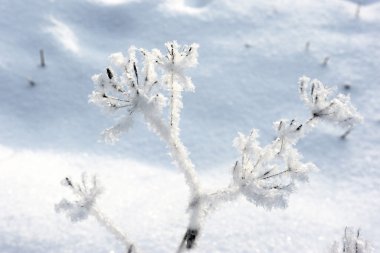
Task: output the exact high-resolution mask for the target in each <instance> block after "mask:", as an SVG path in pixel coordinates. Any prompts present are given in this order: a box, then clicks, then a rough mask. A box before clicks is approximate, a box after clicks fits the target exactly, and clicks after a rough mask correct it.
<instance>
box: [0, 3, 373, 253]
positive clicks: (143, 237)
mask: <svg viewBox="0 0 380 253" xmlns="http://www.w3.org/2000/svg"><path fill="white" fill-rule="evenodd" d="M356 8H357V6H356V3H354V2H350V1H344V0H321V1H303V0H293V1H290V0H275V1H263V0H260V1H249V0H241V1H239V2H237V1H227V0H220V1H215V0H214V1H211V0H208V1H200V0H181V1H169V0H167V1H164V0H162V1H148V0H145V1H144V0H140V1H129V0H88V1H85V0H83V1H74V0H67V1H59V0H55V1H52V0H40V1H37V0H27V1H11V0H3V1H2V3H1V5H0V13H1V16H0V26H1V29H0V36H1V38H2V39H1V40H0V55H1V58H0V80H1V85H0V145H1V146H0V171H1V176H0V210H1V211H0V252H5V253H8V252H55V253H57V252H96V253H97V252H110V251H111V250H113V251H114V252H121V250H122V247H121V245H119V244H118V242H117V241H116V240H115V239H114V238H113V237H112V236H111V235H109V234H108V233H107V232H106V231H105V230H104V229H103V228H102V227H101V226H100V225H99V224H98V223H97V222H96V221H95V220H94V219H89V220H86V221H83V222H81V223H76V224H72V223H71V222H70V221H69V220H68V219H67V218H66V217H65V216H64V215H62V214H57V213H55V211H54V206H55V204H56V203H58V202H59V201H60V200H61V199H62V198H63V197H69V196H70V192H69V191H67V190H66V189H65V188H64V187H62V186H61V184H60V182H61V180H62V179H63V178H64V177H66V176H71V177H72V178H76V179H79V178H80V175H81V173H82V172H83V171H87V173H88V174H89V175H91V174H96V175H97V176H98V179H99V180H100V182H101V183H102V185H103V186H104V188H105V192H104V194H103V195H102V196H101V197H100V198H99V203H98V205H99V207H101V208H102V210H103V211H104V213H106V214H107V215H108V216H109V217H110V218H111V219H112V220H113V221H114V222H115V223H116V224H118V226H119V227H120V228H121V229H122V230H123V231H125V232H126V233H127V235H128V236H129V238H130V239H131V240H132V241H133V242H135V243H136V246H137V247H138V248H140V249H142V251H143V252H174V251H175V250H176V248H177V247H178V244H179V242H180V240H181V239H182V236H183V233H184V232H185V229H186V225H187V223H186V222H187V214H186V212H185V211H186V208H187V198H188V195H189V192H188V189H187V188H186V185H185V183H184V178H183V176H182V174H181V173H180V172H179V171H178V170H177V169H176V168H175V166H173V165H172V164H171V160H170V157H169V156H168V155H167V152H168V151H167V150H166V147H165V145H164V144H163V143H162V142H160V140H159V139H158V138H157V137H156V136H155V135H154V134H152V133H151V132H150V131H149V130H147V128H146V127H145V125H144V124H143V123H142V121H141V120H139V119H137V120H136V122H135V124H134V126H133V127H132V129H131V131H130V132H129V133H128V134H126V135H124V136H122V138H121V140H120V141H119V142H118V143H117V144H115V145H107V144H105V143H103V142H98V140H99V139H100V133H101V132H102V131H103V130H104V129H106V128H107V127H109V126H111V125H112V124H113V119H112V118H107V117H104V115H103V114H102V113H101V112H99V111H98V109H97V108H95V107H94V106H91V105H88V102H87V100H88V95H89V94H90V93H91V91H92V89H93V85H92V81H91V76H92V75H93V74H95V73H99V72H101V71H104V70H105V68H106V67H108V64H109V62H108V59H107V57H108V56H109V55H110V54H111V53H114V52H120V51H121V52H123V53H124V54H126V53H127V50H128V48H129V47H130V46H131V45H135V46H137V47H143V48H147V49H150V48H159V49H160V50H162V51H164V43H165V42H166V41H172V40H177V41H178V43H180V44H191V43H193V42H194V43H198V44H199V45H200V48H199V64H198V66H197V67H196V68H195V69H193V70H191V71H188V73H187V74H188V75H189V76H191V78H192V81H193V83H194V84H195V87H196V89H195V93H186V94H185V93H184V94H183V97H184V101H183V102H184V107H183V111H182V115H181V116H182V117H181V122H180V127H181V136H182V140H183V142H184V143H185V145H186V146H187V148H188V150H189V151H190V152H191V158H192V160H193V162H194V163H195V165H196V170H197V171H198V172H199V173H200V180H201V182H202V185H203V186H204V187H206V188H210V189H216V188H218V187H219V186H223V185H227V184H228V183H229V182H230V180H231V177H232V175H231V174H232V173H231V170H232V167H233V165H234V162H235V161H236V159H237V157H238V153H237V151H235V150H234V148H233V147H232V141H233V139H234V138H235V137H236V135H237V132H239V131H240V132H243V133H247V132H249V130H250V129H252V127H254V128H257V129H260V135H261V139H260V141H261V143H263V144H264V145H265V144H268V143H270V142H271V141H272V140H273V137H274V136H273V130H272V127H271V126H272V122H274V121H277V120H279V119H281V118H290V119H292V118H294V117H296V119H297V120H300V121H302V120H303V119H306V118H307V117H308V112H307V109H306V108H305V106H304V105H303V103H302V101H300V100H299V98H298V92H297V89H298V85H297V81H298V78H299V77H300V76H302V75H307V76H310V77H311V78H317V79H319V80H321V81H322V82H323V83H325V84H327V85H328V86H330V87H331V86H336V87H337V88H336V89H337V90H338V91H339V92H343V93H345V94H347V95H348V94H350V97H351V101H352V103H353V104H354V105H355V106H356V107H357V109H358V112H360V113H361V114H362V115H363V116H364V122H363V124H361V125H359V126H357V127H356V128H354V129H353V131H352V132H351V133H350V134H349V135H348V136H347V139H346V140H345V141H342V140H341V139H339V138H338V137H339V136H340V135H341V134H342V130H340V129H339V128H333V127H329V126H327V125H326V126H324V127H322V126H320V127H318V128H317V129H316V130H315V131H314V132H312V133H311V134H310V135H308V136H307V137H306V138H304V139H303V140H301V141H300V143H299V144H298V145H297V148H298V149H299V151H300V152H301V153H302V154H303V156H304V160H305V161H310V162H313V163H315V164H316V165H317V166H318V167H319V168H320V171H319V172H317V173H313V174H312V175H311V176H310V179H309V180H310V182H309V183H308V184H302V185H300V186H299V187H298V190H297V192H296V193H295V194H292V196H291V197H290V201H289V207H288V208H287V209H285V210H273V211H270V212H268V211H267V210H265V209H262V208H257V207H255V206H254V205H252V204H251V203H248V202H247V201H246V200H244V199H243V198H241V199H239V200H238V201H235V202H232V203H230V204H225V205H223V206H221V207H220V208H219V210H217V211H216V212H215V213H214V214H213V215H210V216H209V217H208V219H207V221H206V224H205V226H204V229H203V231H202V235H201V237H200V240H199V242H198V247H197V248H196V250H194V252H265V253H269V252H328V250H329V249H330V248H331V244H332V243H333V241H334V240H339V239H340V238H341V236H342V234H343V231H344V227H345V226H352V227H355V228H361V231H362V238H365V239H366V240H368V241H369V242H370V243H371V244H372V245H373V246H374V248H375V249H377V250H378V249H380V242H379V241H378V238H380V229H379V228H380V224H379V223H380V219H379V213H380V203H379V202H378V199H379V198H380V190H379V187H378V185H379V183H380V173H379V169H380V168H379V164H380V156H379V150H380V133H379V131H378V128H379V127H380V115H379V111H380V104H379V102H378V101H379V100H378V96H379V94H380V86H379V83H378V82H379V81H378V80H380V73H379V71H378V69H380V60H379V59H380V46H379V43H378V41H379V40H380V15H379V13H380V2H379V1H363V2H362V6H361V10H360V15H359V17H358V18H355V11H356ZM307 42H309V43H310V45H309V48H308V50H306V49H305V47H306V44H307ZM40 49H44V52H45V58H46V67H45V68H41V67H40V66H39V50H40ZM325 57H329V61H328V63H327V65H326V66H325V67H323V66H322V62H323V60H324V59H325ZM30 80H32V81H34V82H35V85H34V86H31V85H30V83H29V81H30ZM344 84H349V85H350V89H349V90H345V89H344ZM375 252H376V250H375Z"/></svg>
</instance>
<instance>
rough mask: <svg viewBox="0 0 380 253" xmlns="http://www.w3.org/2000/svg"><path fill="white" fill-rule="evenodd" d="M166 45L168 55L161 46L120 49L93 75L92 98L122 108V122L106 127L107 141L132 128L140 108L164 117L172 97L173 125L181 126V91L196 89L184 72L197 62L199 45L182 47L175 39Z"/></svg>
mask: <svg viewBox="0 0 380 253" xmlns="http://www.w3.org/2000/svg"><path fill="white" fill-rule="evenodd" d="M165 45H166V48H167V51H168V53H167V54H166V55H163V54H162V53H161V52H160V51H159V50H158V49H153V50H152V51H147V50H145V49H137V48H136V47H130V48H129V50H128V56H127V57H125V56H124V55H123V54H122V53H120V52H119V53H114V54H112V55H111V56H110V57H109V59H110V62H111V65H110V66H109V67H107V68H106V69H105V70H104V71H103V72H102V73H100V74H97V75H94V76H93V77H92V80H93V82H94V84H95V90H94V91H93V92H92V94H91V95H90V96H89V102H90V103H94V104H96V105H98V106H100V107H102V108H105V109H106V110H107V111H109V112H122V113H121V115H122V117H121V119H120V120H119V122H118V123H117V124H116V125H115V126H113V127H111V128H109V129H106V130H105V131H104V133H103V135H104V137H105V140H106V141H107V142H111V143H113V142H115V141H117V140H118V139H119V137H120V135H121V134H122V133H123V132H126V131H128V129H129V128H130V127H131V126H132V123H133V115H134V114H136V113H137V112H139V113H142V114H143V115H144V117H145V118H146V117H148V118H160V117H163V109H164V108H165V107H166V105H167V101H168V100H170V122H171V125H173V129H178V122H179V113H180V109H181V108H182V102H181V99H182V97H181V91H184V90H191V91H192V90H194V85H193V83H192V81H191V78H190V77H188V76H186V75H185V73H184V72H185V69H187V68H190V67H193V66H195V65H196V64H197V57H198V52H197V49H198V45H197V44H192V45H190V46H187V45H185V46H183V47H181V46H179V45H178V44H177V42H175V41H174V42H168V43H166V44H165ZM139 60H141V62H142V63H141V64H139ZM157 67H159V69H157ZM158 71H159V72H160V75H158V74H157V72H158ZM169 93H171V94H169ZM168 97H169V98H168Z"/></svg>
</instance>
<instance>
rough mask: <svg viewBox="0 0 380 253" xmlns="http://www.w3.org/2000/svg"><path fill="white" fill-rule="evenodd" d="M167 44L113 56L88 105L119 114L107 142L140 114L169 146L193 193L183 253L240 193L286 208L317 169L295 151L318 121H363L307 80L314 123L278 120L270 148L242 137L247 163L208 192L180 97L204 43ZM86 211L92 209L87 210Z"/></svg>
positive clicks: (304, 89)
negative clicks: (184, 133)
mask: <svg viewBox="0 0 380 253" xmlns="http://www.w3.org/2000/svg"><path fill="white" fill-rule="evenodd" d="M165 46H166V51H167V52H166V53H165V54H163V53H161V52H160V51H159V50H157V49H153V50H152V51H147V50H145V49H138V48H135V47H131V48H130V49H129V50H128V56H127V57H125V56H124V55H123V54H122V53H115V54H112V55H111V56H110V62H111V66H109V67H108V68H106V69H105V71H104V72H102V73H100V74H98V75H94V76H93V78H92V79H93V81H94V84H95V90H94V91H93V93H92V94H91V95H90V98H89V101H90V102H91V103H94V104H96V105H98V106H100V107H101V108H103V109H105V110H106V111H109V112H110V113H118V114H120V115H121V118H120V119H119V121H118V122H117V123H116V124H115V125H114V126H113V127H111V128H108V129H106V130H105V131H104V132H103V136H104V138H105V140H106V141H107V142H112V143H114V142H116V141H117V140H119V138H120V136H121V134H123V133H124V132H127V131H128V129H130V127H131V126H132V123H133V120H134V117H135V115H136V114H137V113H141V114H142V116H143V118H144V119H145V121H146V123H147V125H148V126H149V128H150V129H151V130H152V131H153V132H154V133H156V134H157V135H158V136H159V137H160V138H161V139H162V140H163V141H164V142H165V143H166V144H167V147H168V149H169V151H170V155H171V157H172V159H173V160H174V162H175V164H176V166H177V167H178V168H179V169H180V170H181V171H182V172H183V174H184V176H185V180H186V183H187V185H188V187H189V190H190V197H189V205H188V211H189V223H188V225H187V230H186V232H185V235H184V236H183V238H182V240H181V243H180V246H179V248H178V251H177V252H183V251H185V250H190V249H192V248H194V246H195V242H196V241H197V238H198V237H199V236H200V233H201V230H202V226H203V224H204V222H203V221H204V219H205V218H206V217H207V215H209V214H211V213H212V210H214V209H215V208H217V207H218V205H219V204H221V203H224V202H227V201H232V200H235V199H236V198H237V197H238V196H240V195H243V196H244V197H245V198H246V199H247V200H248V201H250V202H252V203H253V204H255V205H256V206H262V207H264V208H267V209H272V208H285V207H286V206H287V203H288V197H289V195H290V194H291V193H292V192H293V191H294V190H295V189H296V183H297V181H300V182H303V181H307V180H308V174H309V172H311V171H315V170H317V168H316V166H315V165H314V164H312V163H305V162H303V161H302V156H301V155H300V154H299V152H298V150H297V149H296V147H295V145H296V144H297V142H298V140H300V139H301V138H302V137H303V136H304V135H305V134H307V133H308V132H309V131H311V129H312V128H313V127H315V126H316V125H317V123H318V122H319V121H320V120H323V121H326V122H331V123H337V124H339V125H340V126H342V127H345V128H351V127H352V126H353V125H354V124H356V123H358V122H360V121H361V117H360V115H359V114H358V113H357V112H356V110H355V108H354V107H353V106H352V105H351V103H350V99H349V97H347V96H344V95H338V96H336V97H335V98H330V96H331V92H330V90H329V89H327V88H326V87H325V86H324V85H323V84H322V83H321V82H319V81H318V80H313V81H311V82H310V79H309V78H307V77H302V78H301V79H300V81H299V87H300V88H299V89H300V95H301V98H302V100H303V101H304V102H305V104H306V105H307V107H308V108H309V110H310V114H311V117H310V118H309V119H307V120H306V121H305V122H303V123H300V122H298V121H296V120H295V119H292V120H287V119H282V120H279V121H277V122H275V123H274V129H275V131H276V133H277V137H276V139H275V140H274V141H273V142H272V143H270V144H268V145H266V146H261V145H260V143H259V141H258V137H259V134H258V130H255V129H253V130H252V131H251V133H250V134H249V135H247V136H246V135H244V134H241V133H239V134H238V137H236V138H235V140H234V142H233V143H234V146H235V148H237V149H238V151H239V152H240V154H241V157H240V159H238V160H237V161H235V163H234V165H233V166H232V167H233V168H232V171H233V173H232V180H231V183H230V184H229V185H228V186H226V187H224V188H222V189H219V190H215V191H213V192H209V191H205V190H203V189H202V187H201V184H200V182H199V179H198V177H197V173H196V170H195V166H194V165H193V163H192V161H191V159H190V158H189V153H188V151H187V149H186V147H185V146H184V145H183V143H182V141H181V139H180V131H179V130H180V128H179V120H180V113H181V108H182V106H183V105H182V92H183V91H193V90H194V85H193V83H192V81H191V79H190V77H188V76H186V74H185V72H186V69H188V68H192V67H194V66H195V65H196V64H197V57H198V52H197V49H198V45H197V44H192V45H190V46H180V45H178V44H177V43H176V42H168V43H166V44H165ZM139 61H141V62H142V64H139ZM89 199H90V200H91V198H89ZM85 203H87V202H85ZM88 203H89V204H88V205H89V206H90V210H94V208H93V204H92V203H94V201H88ZM64 206H65V205H64V204H63V208H64ZM81 208H83V209H84V210H88V209H89V208H88V207H87V206H86V205H84V206H83V207H81ZM64 209H65V210H67V211H69V210H70V208H64ZM109 224H111V223H109ZM110 230H111V232H112V229H110ZM117 231H118V230H117ZM114 234H115V233H114ZM116 234H117V235H122V233H116ZM125 241H126V242H127V240H126V239H125ZM128 245H130V244H129V243H126V246H128ZM127 248H128V247H127Z"/></svg>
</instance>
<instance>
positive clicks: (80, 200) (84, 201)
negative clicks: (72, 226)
mask: <svg viewBox="0 0 380 253" xmlns="http://www.w3.org/2000/svg"><path fill="white" fill-rule="evenodd" d="M62 185H64V186H66V187H68V188H69V189H71V190H72V191H73V193H74V195H75V197H76V198H75V199H74V200H72V201H69V200H67V199H62V200H61V202H59V203H58V204H57V205H56V206H55V210H56V211H57V212H65V213H66V215H67V216H68V217H69V218H70V219H71V221H73V222H76V221H81V220H84V219H87V217H88V216H89V214H90V212H91V211H92V208H93V207H94V205H95V203H96V199H97V197H98V196H99V195H100V194H101V193H102V192H103V190H102V188H101V187H100V186H99V184H98V182H97V179H96V177H95V176H93V177H92V179H91V181H89V180H88V178H87V176H86V174H82V181H81V183H80V184H75V183H73V181H72V180H71V179H70V178H68V177H66V178H65V179H63V180H62Z"/></svg>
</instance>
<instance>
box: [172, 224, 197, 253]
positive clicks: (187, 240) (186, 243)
mask: <svg viewBox="0 0 380 253" xmlns="http://www.w3.org/2000/svg"><path fill="white" fill-rule="evenodd" d="M198 234H199V231H198V229H192V228H188V229H187V231H186V233H185V235H184V237H183V239H182V242H181V245H180V246H179V249H178V251H177V252H178V253H179V252H182V250H183V249H184V248H186V249H187V250H190V249H192V248H194V246H195V240H196V239H197V237H198Z"/></svg>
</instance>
